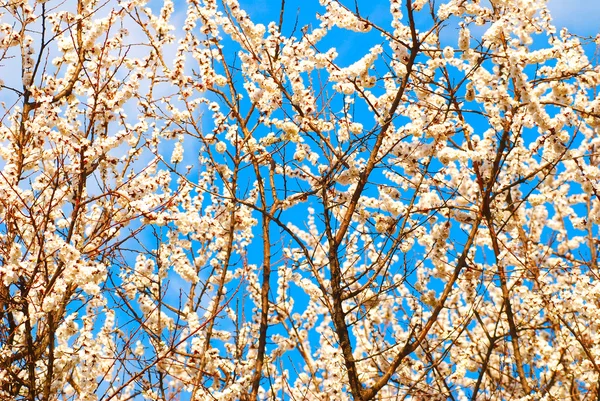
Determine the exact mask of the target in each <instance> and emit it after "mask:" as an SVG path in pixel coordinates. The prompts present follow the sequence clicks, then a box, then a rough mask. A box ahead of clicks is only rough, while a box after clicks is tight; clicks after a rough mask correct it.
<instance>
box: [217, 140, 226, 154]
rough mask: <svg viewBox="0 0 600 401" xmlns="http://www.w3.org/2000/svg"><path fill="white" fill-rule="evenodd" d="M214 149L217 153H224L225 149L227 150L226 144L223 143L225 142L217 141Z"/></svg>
mask: <svg viewBox="0 0 600 401" xmlns="http://www.w3.org/2000/svg"><path fill="white" fill-rule="evenodd" d="M215 150H216V151H217V152H219V153H225V151H226V150H227V145H226V144H225V142H223V141H219V142H217V144H216V145H215Z"/></svg>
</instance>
